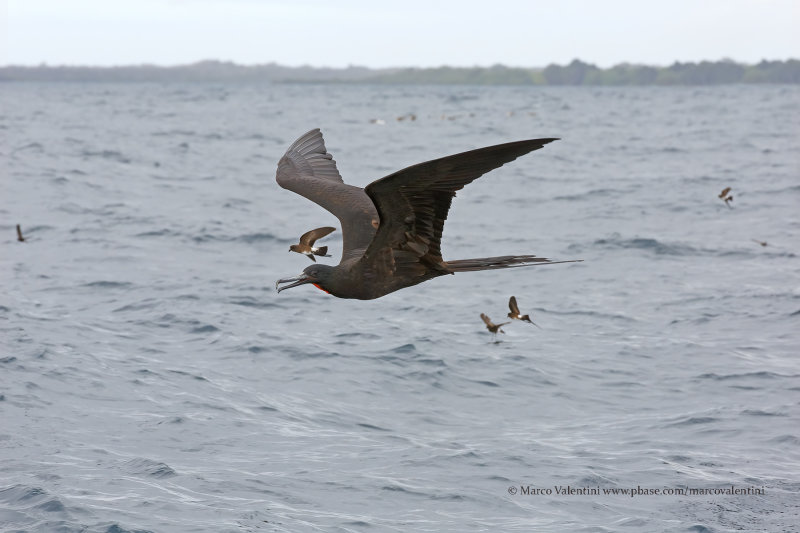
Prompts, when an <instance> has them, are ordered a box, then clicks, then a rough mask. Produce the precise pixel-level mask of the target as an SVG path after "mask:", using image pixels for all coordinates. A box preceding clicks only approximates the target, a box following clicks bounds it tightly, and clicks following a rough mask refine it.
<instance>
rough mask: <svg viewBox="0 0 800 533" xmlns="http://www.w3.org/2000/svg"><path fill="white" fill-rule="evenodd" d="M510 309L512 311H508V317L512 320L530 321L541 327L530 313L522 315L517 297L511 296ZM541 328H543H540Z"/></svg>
mask: <svg viewBox="0 0 800 533" xmlns="http://www.w3.org/2000/svg"><path fill="white" fill-rule="evenodd" d="M508 309H509V311H510V313H508V318H510V319H512V320H522V321H523V322H529V323H531V324H533V325H534V326H536V327H537V328H539V324H537V323H536V322H534V321H533V320H531V317H530V316H529V315H521V314H520V312H519V306H517V299H516V298H515V297H513V296H512V297H511V298H509V300H508ZM539 329H541V328H539Z"/></svg>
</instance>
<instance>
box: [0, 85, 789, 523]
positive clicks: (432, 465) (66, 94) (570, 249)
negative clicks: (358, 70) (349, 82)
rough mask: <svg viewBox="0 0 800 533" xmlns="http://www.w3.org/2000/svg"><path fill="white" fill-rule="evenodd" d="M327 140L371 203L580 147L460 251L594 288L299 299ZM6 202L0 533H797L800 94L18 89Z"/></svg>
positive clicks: (465, 240) (0, 135)
mask: <svg viewBox="0 0 800 533" xmlns="http://www.w3.org/2000/svg"><path fill="white" fill-rule="evenodd" d="M411 115H413V116H414V117H413V120H412V116H411ZM400 117H403V120H399V118H400ZM316 127H319V128H321V129H322V131H323V134H324V135H325V139H326V143H327V147H328V150H329V151H330V152H331V153H332V154H333V155H334V158H335V159H336V161H337V164H338V168H339V170H340V172H341V174H342V176H343V177H344V179H345V181H346V182H347V183H351V184H354V185H359V186H365V185H367V184H368V183H370V182H371V181H373V180H375V179H378V178H380V177H382V176H385V175H387V174H389V173H391V172H393V171H395V170H398V169H401V168H403V167H405V166H408V165H412V164H415V163H418V162H421V161H425V160H428V159H433V158H436V157H441V156H445V155H449V154H453V153H458V152H462V151H465V150H469V149H473V148H478V147H481V146H488V145H492V144H498V143H503V142H509V141H514V140H520V139H527V138H536V137H559V138H560V139H561V140H559V141H557V142H554V143H551V144H549V145H547V146H545V147H544V148H543V149H541V150H539V151H537V152H533V153H531V154H529V155H526V156H524V157H522V158H520V159H518V160H516V161H515V162H513V163H511V164H508V165H506V166H504V167H503V168H501V169H498V170H496V171H493V172H491V173H490V174H488V175H486V176H484V177H482V178H481V179H479V180H478V181H476V182H474V183H473V184H471V185H469V186H468V187H466V188H465V189H464V190H462V191H460V192H459V193H458V196H457V198H456V199H455V200H454V202H453V207H452V209H451V211H450V216H449V218H448V221H447V224H446V226H445V230H444V237H443V245H442V249H443V254H444V257H445V259H448V258H450V259H467V258H471V257H484V256H491V255H505V254H511V253H534V254H537V255H540V256H545V257H549V258H552V259H562V260H565V259H583V260H584V262H582V263H572V264H560V265H550V266H537V267H532V268H522V269H511V270H496V271H490V272H476V273H462V274H458V275H456V276H445V277H441V278H437V279H434V280H432V281H429V282H426V283H423V284H421V285H417V286H415V287H411V288H407V289H404V290H401V291H398V292H395V293H393V294H390V295H388V296H385V297H383V298H380V299H377V300H373V301H358V300H341V299H337V298H334V297H332V296H329V295H327V294H325V293H323V292H321V291H319V290H317V289H315V288H314V287H312V286H310V285H307V286H303V287H298V288H295V289H291V290H287V291H285V292H282V293H281V294H280V295H278V294H277V293H276V292H275V289H274V283H275V280H277V279H278V278H281V277H287V276H294V275H297V274H299V273H300V271H301V270H302V269H303V268H305V267H306V266H308V265H310V264H311V263H310V261H309V260H308V259H307V258H305V257H303V256H301V255H297V254H292V253H289V252H288V248H289V245H290V244H292V243H295V242H297V239H298V237H299V235H300V234H302V233H304V232H305V231H307V230H309V229H311V228H314V227H318V226H325V225H333V226H337V227H338V221H337V220H336V219H335V218H334V217H333V216H332V215H330V214H329V213H327V212H326V211H325V210H323V209H322V208H320V207H318V206H316V205H315V204H313V203H311V202H309V201H308V200H306V199H304V198H302V197H300V196H298V195H296V194H294V193H292V192H290V191H287V190H284V189H281V188H280V187H278V185H277V184H276V183H275V179H274V175H275V170H276V165H277V162H278V159H279V158H280V157H281V156H282V154H283V153H284V151H285V150H286V148H287V147H288V146H289V145H290V144H291V143H292V142H293V141H294V140H295V139H296V138H297V137H299V136H300V135H302V134H303V133H305V132H306V131H308V130H310V129H312V128H316ZM0 180H1V181H0V531H2V532H4V533H5V532H18V531H26V532H64V533H66V532H105V533H126V532H131V533H132V532H137V533H141V532H189V531H203V532H243V531H245V532H256V531H259V532H260V531H264V532H384V531H386V532H473V531H485V532H512V531H513V532H523V531H524V532H531V531H537V532H538V531H542V532H560V531H569V532H592V533H601V532H628V531H629V532H645V531H646V532H670V533H673V532H692V533H698V532H733V531H736V532H770V533H773V532H789V531H800V525H798V524H800V333H799V332H800V209H799V208H800V87H797V86H720V87H710V88H697V87H658V88H653V87H636V88H589V87H582V88H566V87H563V88H559V87H547V88H541V87H534V88H522V87H422V86H415V87H398V86H394V87H384V86H345V85H308V84H306V85H247V84H242V85H220V84H216V85H215V84H194V85H192V84H187V85H178V84H176V85H169V84H167V85H157V84H121V85H114V84H81V83H63V84H26V83H7V84H2V85H0ZM726 187H731V192H730V194H732V195H733V201H732V202H731V203H730V205H726V204H725V203H724V202H723V201H722V200H721V199H720V198H718V196H717V195H718V194H719V193H720V192H721V191H722V189H724V188H726ZM16 224H20V225H21V228H22V232H23V235H24V236H25V238H26V240H25V242H18V241H17V238H16V231H15V226H16ZM755 241H763V242H766V243H767V244H766V246H762V245H761V244H759V243H758V242H755ZM319 244H327V245H329V246H330V253H331V254H332V255H333V257H332V258H330V259H320V261H321V262H328V263H329V264H335V263H336V262H337V261H338V257H339V254H340V252H341V232H340V231H338V230H337V231H336V232H335V233H333V234H331V235H330V236H328V237H326V238H325V239H324V240H323V241H320V242H319ZM511 295H514V296H516V298H517V300H518V301H519V305H520V307H521V309H522V312H523V313H530V314H531V315H532V317H533V320H534V321H535V322H536V323H537V324H538V325H539V326H540V328H537V327H535V326H532V325H530V324H525V323H521V322H515V323H512V324H508V325H507V326H504V327H503V329H504V330H505V333H504V334H499V335H498V336H497V339H496V340H495V339H494V338H493V337H492V335H491V334H490V333H489V332H488V331H487V330H486V328H485V327H484V324H483V323H482V321H481V319H480V317H479V315H480V313H486V314H488V315H489V316H490V317H491V318H492V320H494V321H495V322H500V321H504V320H503V319H504V318H505V315H506V313H507V312H508V299H509V297H510V296H511ZM631 489H633V492H631ZM615 492H616V494H615Z"/></svg>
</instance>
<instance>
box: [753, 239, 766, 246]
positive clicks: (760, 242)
mask: <svg viewBox="0 0 800 533" xmlns="http://www.w3.org/2000/svg"><path fill="white" fill-rule="evenodd" d="M750 240H751V241H753V242H757V243H758V244H760V245H761V246H766V245H767V241H759V240H758V239H750Z"/></svg>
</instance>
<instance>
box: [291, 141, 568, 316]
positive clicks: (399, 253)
mask: <svg viewBox="0 0 800 533" xmlns="http://www.w3.org/2000/svg"><path fill="white" fill-rule="evenodd" d="M554 140H556V139H533V140H528V141H518V142H512V143H507V144H501V145H497V146H489V147H487V148H480V149H477V150H472V151H469V152H464V153H461V154H457V155H453V156H449V157H443V158H441V159H434V160H432V161H427V162H425V163H419V164H417V165H413V166H410V167H408V168H405V169H403V170H400V171H398V172H395V173H393V174H390V175H388V176H386V177H384V178H382V179H379V180H377V181H374V182H372V183H370V184H369V185H367V187H366V188H363V189H362V188H361V187H355V186H353V185H347V184H346V183H344V182H343V181H342V177H341V175H340V174H339V171H338V169H337V168H336V162H335V161H334V160H333V157H332V156H331V154H329V153H328V152H327V150H326V148H325V143H324V141H323V139H322V133H320V131H319V129H314V130H311V131H310V132H308V133H306V134H305V135H303V136H302V137H300V138H299V139H298V140H297V141H295V142H294V143H293V144H292V145H291V146H290V147H289V149H288V150H287V151H286V154H285V155H284V156H283V157H282V158H281V160H280V161H279V162H278V172H277V175H276V180H277V182H278V185H280V186H281V187H283V188H284V189H289V190H290V191H293V192H296V193H297V194H299V195H301V196H304V197H306V198H308V199H309V200H311V201H312V202H315V203H317V204H319V205H320V206H322V207H324V208H325V209H327V210H328V211H330V212H331V213H333V215H335V216H336V217H337V218H338V219H339V222H341V225H342V248H343V250H342V259H341V261H340V262H339V264H338V265H337V266H334V267H332V266H327V265H316V264H315V265H311V266H309V267H308V268H306V269H305V270H304V271H303V274H301V275H300V276H297V277H294V278H286V279H281V280H278V282H277V283H276V288H277V286H278V285H279V284H281V283H288V282H294V283H291V284H290V285H285V286H283V287H280V288H279V289H278V292H280V291H281V290H283V289H288V288H290V287H296V286H298V285H302V284H305V283H311V284H313V285H315V286H316V287H317V288H319V289H321V290H323V291H325V292H328V293H330V294H332V295H334V296H337V297H339V298H357V299H360V300H371V299H374V298H380V297H381V296H384V295H386V294H389V293H391V292H394V291H396V290H398V289H402V288H404V287H410V286H412V285H416V284H418V283H422V282H423V281H427V280H429V279H431V278H435V277H437V276H443V275H445V274H454V273H456V272H468V271H473V270H490V269H496V268H510V267H520V266H527V265H537V264H538V265H541V264H552V263H556V262H562V261H550V260H548V259H545V258H543V257H536V256H534V255H513V256H512V255H508V256H501V257H485V258H480V259H465V260H458V261H445V260H444V259H443V258H442V252H441V249H440V242H441V238H442V230H443V228H444V221H445V220H446V219H447V212H448V211H449V209H450V203H451V201H452V199H453V197H454V196H455V194H456V191H458V190H459V189H461V188H462V187H464V186H465V185H467V184H468V183H470V182H472V181H473V180H475V179H477V178H479V177H480V176H482V175H483V174H485V173H486V172H489V171H490V170H493V169H495V168H498V167H500V166H502V165H503V164H505V163H508V162H510V161H513V160H514V159H516V158H517V157H519V156H521V155H524V154H527V153H528V152H531V151H533V150H537V149H539V148H541V147H542V146H544V145H545V144H547V143H549V142H552V141H554Z"/></svg>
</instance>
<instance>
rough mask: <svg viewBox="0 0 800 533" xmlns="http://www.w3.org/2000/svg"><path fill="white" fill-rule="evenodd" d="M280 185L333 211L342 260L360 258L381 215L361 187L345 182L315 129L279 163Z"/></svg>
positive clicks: (278, 177)
mask: <svg viewBox="0 0 800 533" xmlns="http://www.w3.org/2000/svg"><path fill="white" fill-rule="evenodd" d="M275 180H276V181H277V182H278V185H280V186H281V187H283V188H284V189H288V190H290V191H292V192H296V193H297V194H299V195H301V196H305V197H306V198H308V199H309V200H311V201H312V202H315V203H316V204H318V205H320V206H322V207H324V208H325V209H327V210H328V211H330V212H331V213H332V214H333V215H334V216H336V218H338V219H339V222H341V224H342V241H343V242H342V261H344V260H345V259H350V258H353V257H360V256H361V255H362V254H363V253H364V251H365V250H366V249H367V247H368V246H369V243H370V242H372V238H373V236H374V235H375V231H376V230H375V228H377V225H378V212H377V211H376V210H375V206H374V205H373V203H372V200H370V199H369V197H368V196H367V195H366V193H364V190H363V189H362V188H361V187H354V186H353V185H347V184H346V183H344V181H342V176H341V175H339V170H338V169H337V168H336V161H334V160H333V156H331V154H329V153H328V152H327V150H326V148H325V142H324V141H323V139H322V133H321V132H320V131H319V129H313V130H311V131H309V132H308V133H306V134H305V135H303V136H302V137H300V138H299V139H297V140H296V141H295V142H294V143H293V144H292V145H291V146H290V147H289V149H288V150H287V151H286V154H285V155H284V156H283V157H282V158H281V160H280V161H279V162H278V172H277V174H276V175H275Z"/></svg>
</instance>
